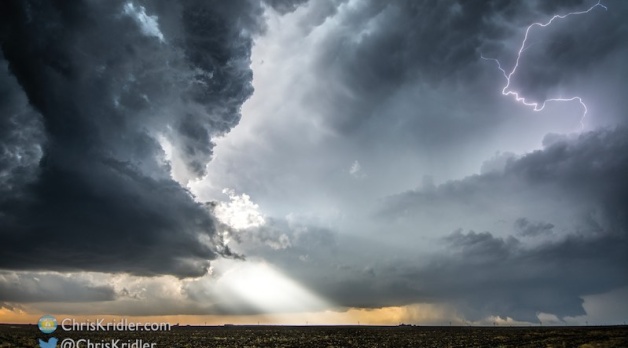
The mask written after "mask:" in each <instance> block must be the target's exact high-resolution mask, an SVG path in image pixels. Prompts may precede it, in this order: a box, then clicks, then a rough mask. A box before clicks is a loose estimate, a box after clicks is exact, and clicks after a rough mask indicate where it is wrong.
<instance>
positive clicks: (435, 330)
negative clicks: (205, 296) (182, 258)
mask: <svg viewBox="0 0 628 348" xmlns="http://www.w3.org/2000/svg"><path fill="white" fill-rule="evenodd" d="M50 337H56V338H58V344H57V348H72V347H71V346H62V345H61V342H62V341H63V340H64V339H68V338H70V339H74V340H79V339H85V340H89V341H90V343H91V344H95V343H100V344H105V345H92V346H91V348H108V347H109V348H115V347H116V346H112V345H110V346H107V345H106V344H107V343H109V344H111V343H113V342H117V343H116V345H117V347H119V348H135V347H134V346H130V347H129V346H128V345H127V346H126V347H125V346H123V345H121V344H122V343H125V342H127V343H133V342H137V340H141V342H142V343H155V346H154V347H190V348H191V347H223V348H236V347H237V348H244V347H250V348H252V347H298V348H308V347H391V348H401V347H535V348H536V347H547V348H549V347H557V348H558V347H580V348H594V347H595V348H601V347H628V327H627V326H595V327H430V326H421V327H419V326H413V327H391V326H227V327H216V326H181V327H173V328H172V329H171V330H170V331H162V332H128V331H123V332H121V331H117V332H85V331H79V332H64V331H61V329H60V328H59V329H58V330H57V331H56V332H54V333H53V334H50V335H44V334H42V333H41V332H39V330H38V329H37V327H36V326H35V325H0V348H8V347H38V339H39V338H42V339H44V340H48V339H49V338H50ZM112 340H113V341H112ZM115 340H118V341H115ZM76 348H88V346H87V345H86V344H84V343H83V344H81V345H79V346H78V347H76Z"/></svg>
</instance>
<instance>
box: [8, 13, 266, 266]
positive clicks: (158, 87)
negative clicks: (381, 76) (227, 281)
mask: <svg viewBox="0 0 628 348" xmlns="http://www.w3.org/2000/svg"><path fill="white" fill-rule="evenodd" d="M1 6H2V10H1V11H0V13H1V16H2V26H1V28H2V30H1V33H2V34H1V36H0V37H1V43H2V57H1V60H0V65H2V67H1V69H2V76H1V82H2V93H3V96H2V101H1V103H2V104H1V106H0V107H1V108H2V111H3V112H2V121H1V122H2V125H3V127H2V131H1V132H2V133H0V135H2V137H1V138H0V142H1V144H2V162H0V163H1V164H2V168H0V169H1V170H2V179H1V180H2V181H0V183H1V184H2V186H1V187H0V191H1V192H2V196H1V198H0V212H1V213H0V245H2V258H1V259H0V267H2V268H9V269H52V270H97V271H105V272H130V273H133V274H143V275H150V274H164V273H166V274H174V275H177V276H181V277H186V276H199V275H202V274H204V273H205V272H206V270H207V267H208V264H209V260H212V259H214V258H216V257H217V256H218V255H220V254H228V250H222V247H221V245H222V244H221V243H220V242H219V236H217V235H216V233H215V226H214V221H213V218H212V215H211V214H210V212H209V211H208V209H207V208H206V207H205V206H203V205H201V204H199V203H197V202H196V201H195V200H194V197H193V196H192V195H191V193H189V192H188V191H187V190H186V189H185V188H183V187H182V186H181V185H180V184H179V183H177V182H175V181H174V180H173V179H172V178H171V174H170V172H171V170H173V166H175V167H176V166H177V165H179V167H180V168H178V170H181V171H184V172H186V173H188V176H189V177H190V178H193V177H196V176H198V175H201V174H203V173H204V172H205V165H206V164H207V162H208V161H209V160H210V159H211V156H212V149H213V146H214V144H213V143H212V139H213V138H214V137H216V136H217V135H221V134H225V133H226V132H228V131H229V130H230V129H231V128H232V127H234V126H235V125H236V124H237V123H238V122H239V119H240V106H241V104H242V103H243V102H244V101H245V100H246V99H247V98H248V97H249V96H250V95H251V93H252V92H253V89H252V87H251V78H252V72H251V70H250V68H249V61H250V48H251V44H252V35H253V33H254V32H257V31H258V30H259V29H261V27H260V23H259V21H258V17H259V11H261V7H260V4H257V3H253V2H247V1H241V2H237V3H229V4H227V3H223V2H212V3H209V2H186V3H182V4H178V3H171V2H151V3H147V4H142V3H134V2H122V1H116V2H108V3H94V2H84V1H72V2H64V1H52V2H40V1H32V2H30V1H24V2H23V1H6V2H3V3H2V5H1ZM169 158H170V159H171V158H176V160H177V161H178V162H177V163H175V162H174V161H171V160H169ZM175 169H177V168H175ZM216 245H218V247H216ZM225 251H226V252H225Z"/></svg>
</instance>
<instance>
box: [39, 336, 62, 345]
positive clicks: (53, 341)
mask: <svg viewBox="0 0 628 348" xmlns="http://www.w3.org/2000/svg"><path fill="white" fill-rule="evenodd" d="M57 341H58V339H57V338H56V337H50V338H49V339H48V342H46V341H44V340H42V339H41V338H40V339H39V348H55V347H57Z"/></svg>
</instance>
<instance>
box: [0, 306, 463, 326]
mask: <svg viewBox="0 0 628 348" xmlns="http://www.w3.org/2000/svg"><path fill="white" fill-rule="evenodd" d="M44 314H51V315H54V316H55V317H57V320H58V321H60V320H63V318H72V319H74V320H76V321H79V322H85V321H88V320H89V321H95V320H100V319H104V321H105V322H108V321H118V322H119V321H121V320H122V319H125V320H127V321H129V322H139V323H155V322H159V323H161V322H167V323H170V324H172V325H174V324H180V325H224V324H239V325H246V324H250V325H256V324H266V325H358V324H359V325H397V324H399V323H413V324H428V325H429V324H436V325H437V324H441V325H443V324H446V323H447V322H449V321H451V320H450V319H448V318H450V317H451V315H452V314H453V313H452V312H450V311H449V310H448V309H447V308H446V307H444V306H437V305H431V304H416V305H409V306H399V307H384V308H376V309H361V308H350V309H348V310H346V311H332V310H325V311H318V312H303V313H272V314H258V315H163V316H116V315H102V316H95V315H89V316H82V315H65V314H63V313H41V312H38V311H34V310H33V311H31V310H29V309H28V308H27V307H23V308H22V309H14V310H10V309H7V308H0V323H3V324H36V323H37V321H38V320H39V318H40V317H41V316H42V315H44Z"/></svg>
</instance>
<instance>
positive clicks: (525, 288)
mask: <svg viewBox="0 0 628 348" xmlns="http://www.w3.org/2000/svg"><path fill="white" fill-rule="evenodd" d="M445 240H446V241H447V243H449V245H450V247H451V249H450V250H452V251H453V255H452V256H450V257H443V258H440V259H436V260H435V261H434V262H433V263H432V265H430V266H429V267H426V268H425V269H422V270H420V271H418V272H416V274H415V275H416V279H417V280H420V284H421V285H419V286H420V287H421V288H422V291H423V292H425V293H429V294H431V295H432V296H434V298H435V299H439V298H441V299H444V300H446V301H450V302H455V303H457V304H458V308H461V309H462V311H463V313H464V314H465V317H467V318H469V319H481V318H485V317H487V316H489V315H498V316H502V317H511V318H514V319H516V320H523V321H529V322H534V321H536V315H537V314H538V313H540V312H544V313H552V314H556V315H557V316H558V317H561V318H562V317H565V316H577V315H583V314H586V313H585V312H584V309H583V308H582V303H583V300H582V298H581V297H582V296H583V295H587V294H597V293H602V292H606V291H609V290H611V289H615V288H618V287H621V286H625V285H626V284H627V282H628V274H626V273H627V272H626V267H625V265H626V263H627V262H628V257H627V256H626V250H627V247H628V243H627V242H626V236H625V235H623V236H622V235H616V234H607V235H604V236H594V237H584V236H576V235H572V236H569V237H567V238H566V239H565V240H563V241H560V242H554V243H547V244H544V245H542V246H540V247H535V248H525V247H523V246H522V244H520V243H519V242H518V241H517V240H516V239H515V238H513V237H509V238H507V239H502V238H499V237H494V236H493V235H492V234H491V233H488V232H483V233H475V232H473V231H471V232H469V233H461V232H456V233H454V234H452V235H450V236H448V237H447V238H446V239H445Z"/></svg>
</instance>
